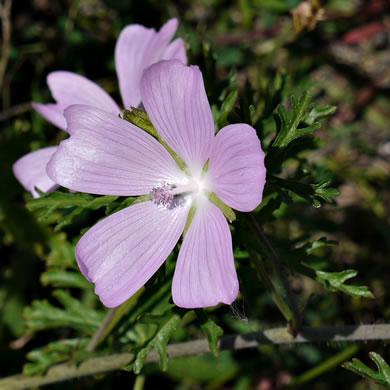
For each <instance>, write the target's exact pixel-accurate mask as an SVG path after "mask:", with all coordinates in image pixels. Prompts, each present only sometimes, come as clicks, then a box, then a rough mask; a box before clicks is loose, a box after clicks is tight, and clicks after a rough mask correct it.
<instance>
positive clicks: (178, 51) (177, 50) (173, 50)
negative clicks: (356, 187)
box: [161, 38, 187, 65]
mask: <svg viewBox="0 0 390 390" xmlns="http://www.w3.org/2000/svg"><path fill="white" fill-rule="evenodd" d="M161 59H162V60H173V59H177V60H180V61H181V62H182V63H183V64H184V65H187V53H186V49H185V46H184V41H183V40H182V39H181V38H177V39H175V40H174V41H173V42H171V43H170V44H169V46H168V47H167V48H166V50H165V51H164V55H163V57H162V58H161Z"/></svg>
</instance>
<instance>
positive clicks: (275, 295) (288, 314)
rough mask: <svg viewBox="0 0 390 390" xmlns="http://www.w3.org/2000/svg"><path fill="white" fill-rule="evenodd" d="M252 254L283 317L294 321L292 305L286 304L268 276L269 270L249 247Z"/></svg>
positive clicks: (259, 272) (261, 277)
mask: <svg viewBox="0 0 390 390" xmlns="http://www.w3.org/2000/svg"><path fill="white" fill-rule="evenodd" d="M249 253H250V256H251V258H252V260H253V261H254V263H255V266H256V270H257V273H258V276H259V278H260V279H261V280H262V281H263V283H264V284H265V287H266V288H267V289H268V290H269V291H270V292H271V296H272V299H273V301H274V302H275V304H276V306H277V307H278V308H279V310H280V312H281V313H282V314H283V317H284V318H285V319H286V321H287V322H289V323H290V322H292V321H293V319H294V315H293V313H292V311H291V309H290V307H289V306H288V305H287V304H286V302H285V300H284V299H283V297H282V296H281V295H280V293H279V291H278V289H277V288H276V287H275V286H274V284H273V283H272V280H271V278H270V277H269V276H268V273H267V270H266V269H265V267H264V264H263V263H262V261H261V260H260V259H259V257H258V256H257V254H256V253H255V251H254V250H252V249H249Z"/></svg>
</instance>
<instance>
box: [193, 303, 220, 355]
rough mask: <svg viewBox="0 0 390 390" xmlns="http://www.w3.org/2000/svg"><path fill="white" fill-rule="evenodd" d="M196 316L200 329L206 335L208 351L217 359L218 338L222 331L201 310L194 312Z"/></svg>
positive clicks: (218, 353)
mask: <svg viewBox="0 0 390 390" xmlns="http://www.w3.org/2000/svg"><path fill="white" fill-rule="evenodd" d="M196 316H197V317H198V320H199V322H200V328H201V329H202V330H203V332H205V333H206V335H207V339H208V341H209V346H210V351H211V352H212V354H213V355H214V356H215V357H219V355H220V352H219V349H218V342H219V338H220V337H221V336H222V335H223V329H222V328H221V327H220V326H218V325H217V324H216V323H215V322H214V321H213V320H212V319H211V318H210V317H209V316H208V314H207V313H206V312H205V311H204V310H203V309H197V310H196Z"/></svg>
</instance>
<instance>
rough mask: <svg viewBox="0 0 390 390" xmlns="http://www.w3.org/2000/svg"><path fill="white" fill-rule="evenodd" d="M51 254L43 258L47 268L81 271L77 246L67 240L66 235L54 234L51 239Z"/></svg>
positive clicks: (43, 255)
mask: <svg viewBox="0 0 390 390" xmlns="http://www.w3.org/2000/svg"><path fill="white" fill-rule="evenodd" d="M48 244H49V246H50V252H49V253H48V254H47V255H46V254H45V253H42V254H41V256H42V257H43V258H44V259H45V261H46V265H47V267H50V268H51V267H58V268H73V269H77V270H79V268H78V266H77V262H76V257H75V245H73V244H72V243H70V242H69V241H68V240H67V237H66V234H65V233H56V234H52V235H50V237H49V242H48Z"/></svg>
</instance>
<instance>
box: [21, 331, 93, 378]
mask: <svg viewBox="0 0 390 390" xmlns="http://www.w3.org/2000/svg"><path fill="white" fill-rule="evenodd" d="M88 343H89V339H80V338H76V339H66V340H61V341H55V342H53V343H50V344H48V345H46V346H44V347H42V348H39V349H34V350H32V351H31V352H29V353H28V354H27V358H28V359H29V360H30V361H31V363H27V364H25V365H24V367H23V373H24V374H25V375H38V374H44V373H45V372H46V371H47V370H48V369H49V368H50V367H52V366H54V365H55V364H58V363H61V362H64V361H67V360H69V359H70V358H72V357H74V354H75V352H77V351H82V350H84V348H85V347H86V346H87V345H88Z"/></svg>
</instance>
